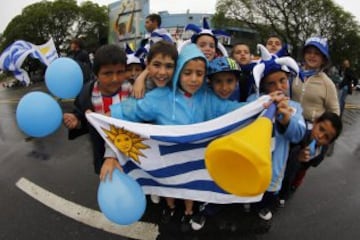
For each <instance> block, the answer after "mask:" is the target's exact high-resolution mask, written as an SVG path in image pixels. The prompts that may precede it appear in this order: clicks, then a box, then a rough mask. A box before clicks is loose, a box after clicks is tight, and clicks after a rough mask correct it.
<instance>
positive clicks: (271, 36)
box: [265, 34, 284, 45]
mask: <svg viewBox="0 0 360 240" xmlns="http://www.w3.org/2000/svg"><path fill="white" fill-rule="evenodd" d="M270 38H277V39H279V40H280V42H281V44H284V41H283V39H282V38H281V37H280V36H279V35H276V34H270V35H269V37H268V38H267V39H266V42H265V45H266V44H267V42H268V41H269V39H270Z"/></svg>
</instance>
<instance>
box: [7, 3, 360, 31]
mask: <svg viewBox="0 0 360 240" xmlns="http://www.w3.org/2000/svg"><path fill="white" fill-rule="evenodd" d="M82 1H83V0H78V2H82ZM92 1H93V2H97V3H99V4H100V5H108V4H109V3H113V2H116V0H92ZM4 2H5V1H4V0H2V4H1V5H2V6H1V7H0V33H1V32H3V31H4V30H5V28H6V26H7V25H8V24H9V22H10V21H11V19H12V18H14V17H15V16H16V15H18V14H20V13H21V11H22V9H23V8H24V7H26V6H28V5H30V4H33V3H35V2H39V0H9V1H6V3H4ZM335 2H336V3H337V4H339V5H340V6H342V7H343V8H344V9H345V10H346V11H349V12H351V13H352V14H353V15H354V16H355V17H356V18H357V20H358V22H359V23H360V1H359V0H335ZM215 4H216V0H150V12H158V11H164V10H168V11H169V12H170V13H185V12H186V10H187V9H189V10H190V12H192V13H214V12H215Z"/></svg>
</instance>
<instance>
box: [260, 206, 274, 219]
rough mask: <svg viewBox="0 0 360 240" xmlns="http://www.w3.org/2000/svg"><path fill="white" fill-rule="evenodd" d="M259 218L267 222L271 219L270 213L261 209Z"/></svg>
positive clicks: (265, 209)
mask: <svg viewBox="0 0 360 240" xmlns="http://www.w3.org/2000/svg"><path fill="white" fill-rule="evenodd" d="M259 217H260V218H261V219H263V220H266V221H269V220H270V219H271V218H272V213H271V211H270V210H269V209H267V208H263V209H261V210H260V212H259Z"/></svg>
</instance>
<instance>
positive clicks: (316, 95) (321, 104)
mask: <svg viewBox="0 0 360 240" xmlns="http://www.w3.org/2000/svg"><path fill="white" fill-rule="evenodd" d="M303 55H304V67H303V69H302V71H301V73H300V76H302V79H303V81H302V80H301V79H300V78H296V79H295V80H294V81H293V83H292V96H291V98H292V99H293V100H295V101H298V102H299V103H300V104H301V106H302V108H303V110H304V112H303V114H304V118H305V120H306V121H307V122H308V123H309V124H308V126H309V128H310V129H311V126H312V123H313V122H314V120H315V119H317V118H318V117H320V115H321V114H323V113H324V112H333V113H336V114H340V107H339V101H338V97H337V91H336V87H335V84H334V83H333V81H331V79H330V78H329V77H328V76H327V75H326V73H325V72H324V71H323V70H324V68H325V67H326V66H327V64H328V63H329V61H330V55H329V49H328V45H327V40H326V39H324V38H321V37H312V38H309V39H308V40H306V42H305V45H304V48H303Z"/></svg>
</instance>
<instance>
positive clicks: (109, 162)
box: [100, 157, 123, 181]
mask: <svg viewBox="0 0 360 240" xmlns="http://www.w3.org/2000/svg"><path fill="white" fill-rule="evenodd" d="M115 168H117V169H119V170H120V171H122V172H123V169H122V167H121V166H120V163H119V161H118V160H117V159H116V158H112V157H109V158H105V161H104V163H103V165H102V166H101V170H100V181H105V179H106V175H107V174H109V180H110V181H111V179H112V173H113V171H114V169H115Z"/></svg>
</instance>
